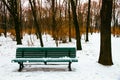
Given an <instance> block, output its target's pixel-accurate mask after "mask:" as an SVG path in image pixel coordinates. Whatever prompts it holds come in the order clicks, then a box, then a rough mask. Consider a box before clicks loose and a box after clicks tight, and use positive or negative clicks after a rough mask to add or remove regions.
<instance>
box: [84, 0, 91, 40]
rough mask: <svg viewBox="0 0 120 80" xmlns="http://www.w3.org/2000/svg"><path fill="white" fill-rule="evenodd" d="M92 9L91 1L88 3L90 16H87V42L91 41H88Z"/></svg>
mask: <svg viewBox="0 0 120 80" xmlns="http://www.w3.org/2000/svg"><path fill="white" fill-rule="evenodd" d="M90 7H91V0H89V2H88V14H87V24H86V40H85V41H86V42H88V41H89V39H88V31H89V27H90Z"/></svg>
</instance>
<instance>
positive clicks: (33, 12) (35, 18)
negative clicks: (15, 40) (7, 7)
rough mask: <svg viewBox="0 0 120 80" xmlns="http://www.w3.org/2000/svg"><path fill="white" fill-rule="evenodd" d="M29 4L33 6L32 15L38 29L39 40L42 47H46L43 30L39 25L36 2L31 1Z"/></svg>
mask: <svg viewBox="0 0 120 80" xmlns="http://www.w3.org/2000/svg"><path fill="white" fill-rule="evenodd" d="M29 3H30V5H31V9H32V14H33V19H34V24H35V27H36V31H37V34H38V37H39V39H40V44H41V47H44V45H43V41H42V34H41V28H40V27H39V24H38V21H37V14H36V9H37V8H36V2H35V0H32V1H31V0H29Z"/></svg>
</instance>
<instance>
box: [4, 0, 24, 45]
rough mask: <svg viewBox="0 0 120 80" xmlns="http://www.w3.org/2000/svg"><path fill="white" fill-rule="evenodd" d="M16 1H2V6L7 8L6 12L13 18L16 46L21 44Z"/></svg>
mask: <svg viewBox="0 0 120 80" xmlns="http://www.w3.org/2000/svg"><path fill="white" fill-rule="evenodd" d="M17 1H18V0H7V1H6V0H2V2H3V3H4V5H5V6H6V7H7V9H8V11H9V12H10V14H11V15H12V17H13V20H14V24H15V33H16V40H17V44H22V41H21V37H20V23H19V11H18V7H17V6H18V2H17Z"/></svg>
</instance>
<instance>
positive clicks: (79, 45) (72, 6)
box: [71, 0, 82, 50]
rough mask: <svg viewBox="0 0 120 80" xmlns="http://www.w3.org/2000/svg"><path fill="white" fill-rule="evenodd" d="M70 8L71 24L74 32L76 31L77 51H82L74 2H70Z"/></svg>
mask: <svg viewBox="0 0 120 80" xmlns="http://www.w3.org/2000/svg"><path fill="white" fill-rule="evenodd" d="M71 8H72V14H73V22H74V25H75V30H76V45H77V50H82V46H81V38H80V29H79V25H78V20H77V14H76V5H75V2H74V1H73V0H71Z"/></svg>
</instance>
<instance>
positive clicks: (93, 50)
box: [0, 33, 120, 80]
mask: <svg viewBox="0 0 120 80" xmlns="http://www.w3.org/2000/svg"><path fill="white" fill-rule="evenodd" d="M30 38H31V40H30ZM31 41H32V42H33V44H32V43H31ZM43 41H44V45H45V47H55V46H56V45H55V41H53V39H52V37H51V36H50V35H43ZM22 42H23V45H22V46H28V45H29V46H32V45H34V46H39V40H37V39H36V37H35V36H34V35H31V36H29V35H25V36H24V38H23V40H22ZM59 43H60V42H59ZM75 43H76V42H75V39H72V42H71V43H64V44H63V43H60V44H59V47H65V46H66V47H75ZM16 47H18V46H17V45H16V42H15V41H12V39H11V38H10V37H7V38H5V37H4V36H0V80H120V38H115V37H113V36H112V56H113V63H114V65H112V66H103V65H101V64H98V63H97V62H98V58H99V52H100V34H99V33H94V34H93V35H90V37H89V42H87V43H86V42H85V40H84V36H82V49H83V50H82V51H77V58H78V60H79V61H78V62H76V63H72V69H73V71H68V68H67V65H25V68H24V69H23V71H22V72H18V71H17V70H18V68H19V65H18V64H17V63H11V60H12V59H14V58H15V52H16Z"/></svg>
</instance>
